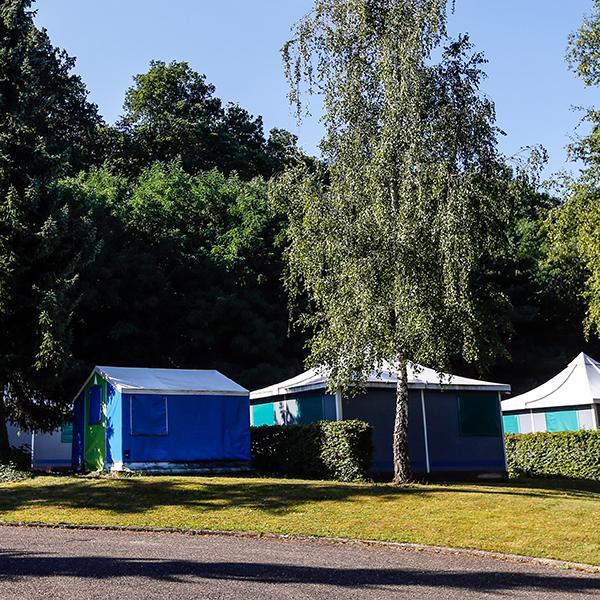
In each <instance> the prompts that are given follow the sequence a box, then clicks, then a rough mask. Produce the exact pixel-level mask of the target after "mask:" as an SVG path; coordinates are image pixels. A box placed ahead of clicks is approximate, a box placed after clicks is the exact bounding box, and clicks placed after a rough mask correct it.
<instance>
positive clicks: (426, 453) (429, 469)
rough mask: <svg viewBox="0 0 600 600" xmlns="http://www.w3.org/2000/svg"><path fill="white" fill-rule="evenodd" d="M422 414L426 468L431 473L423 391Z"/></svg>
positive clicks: (422, 393)
mask: <svg viewBox="0 0 600 600" xmlns="http://www.w3.org/2000/svg"><path fill="white" fill-rule="evenodd" d="M421 413H422V414H423V439H424V440H425V466H426V468H427V472H428V473H431V466H430V464H429V441H428V440H427V414H426V413H425V391H424V390H423V389H421Z"/></svg>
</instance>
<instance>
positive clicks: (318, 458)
mask: <svg viewBox="0 0 600 600" xmlns="http://www.w3.org/2000/svg"><path fill="white" fill-rule="evenodd" d="M251 433H252V436H251V437H252V464H253V466H254V468H256V469H257V470H258V471H260V472H261V473H265V474H269V475H279V476H284V477H302V478H307V479H335V480H337V481H361V480H364V479H366V477H367V474H368V471H369V468H370V466H371V455H372V453H373V443H372V429H371V426H370V425H368V424H367V423H364V422H363V421H358V420H349V421H320V422H318V423H311V424H309V425H272V426H263V427H253V428H252V432H251Z"/></svg>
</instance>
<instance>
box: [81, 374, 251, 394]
mask: <svg viewBox="0 0 600 600" xmlns="http://www.w3.org/2000/svg"><path fill="white" fill-rule="evenodd" d="M94 373H99V374H100V375H101V376H102V377H104V378H105V379H106V380H107V381H109V382H110V383H111V384H112V385H113V386H114V387H115V388H116V389H117V390H118V391H119V392H127V393H129V394H132V393H133V394H135V393H138V394H191V395H199V394H223V395H238V396H239V395H245V394H247V393H248V390H247V389H245V388H243V387H242V386H241V385H238V384H237V383H235V381H232V380H231V379H229V378H228V377H225V375H223V374H222V373H219V371H213V370H199V369H148V368H130V367H96V368H95V369H94V371H93V373H92V375H93V374H94Z"/></svg>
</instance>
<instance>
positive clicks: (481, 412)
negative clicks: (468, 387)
mask: <svg viewBox="0 0 600 600" xmlns="http://www.w3.org/2000/svg"><path fill="white" fill-rule="evenodd" d="M458 423H459V430H460V435H463V436H494V437H496V436H499V435H501V433H502V427H501V424H500V407H499V403H498V398H497V397H496V396H471V395H469V396H466V395H465V396H459V397H458Z"/></svg>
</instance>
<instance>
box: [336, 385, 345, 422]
mask: <svg viewBox="0 0 600 600" xmlns="http://www.w3.org/2000/svg"><path fill="white" fill-rule="evenodd" d="M343 418H344V415H343V414H342V392H340V390H336V391H335V420H336V421H341V420H342V419H343Z"/></svg>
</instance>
